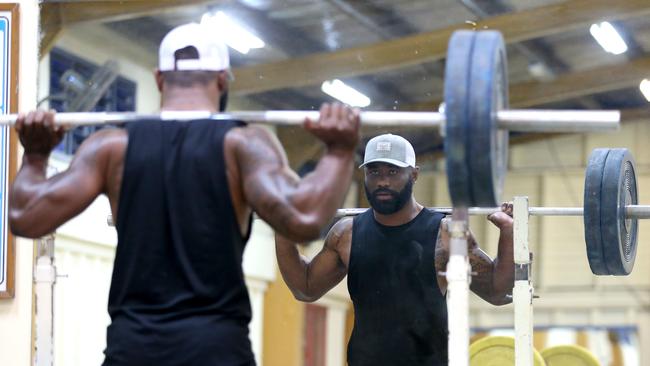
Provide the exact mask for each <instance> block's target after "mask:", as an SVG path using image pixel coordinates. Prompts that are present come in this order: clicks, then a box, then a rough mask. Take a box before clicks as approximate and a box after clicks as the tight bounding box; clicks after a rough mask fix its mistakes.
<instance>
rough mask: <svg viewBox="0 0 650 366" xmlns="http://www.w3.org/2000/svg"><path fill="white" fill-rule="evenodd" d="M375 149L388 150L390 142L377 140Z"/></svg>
mask: <svg viewBox="0 0 650 366" xmlns="http://www.w3.org/2000/svg"><path fill="white" fill-rule="evenodd" d="M377 151H390V142H378V143H377Z"/></svg>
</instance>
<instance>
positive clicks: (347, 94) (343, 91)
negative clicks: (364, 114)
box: [321, 79, 370, 107]
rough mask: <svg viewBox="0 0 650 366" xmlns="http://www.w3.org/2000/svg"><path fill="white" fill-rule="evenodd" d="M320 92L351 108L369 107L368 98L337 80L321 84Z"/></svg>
mask: <svg viewBox="0 0 650 366" xmlns="http://www.w3.org/2000/svg"><path fill="white" fill-rule="evenodd" d="M321 90H322V91H323V92H324V93H326V94H329V95H330V96H332V97H334V98H336V99H338V100H340V101H341V102H343V103H345V104H348V105H350V106H352V107H367V106H369V105H370V98H368V97H367V96H366V95H364V94H363V93H361V92H359V91H358V90H356V89H354V88H353V87H351V86H349V85H347V84H345V83H344V82H342V81H341V80H339V79H334V80H332V81H325V82H323V84H322V85H321Z"/></svg>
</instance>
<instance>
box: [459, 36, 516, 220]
mask: <svg viewBox="0 0 650 366" xmlns="http://www.w3.org/2000/svg"><path fill="white" fill-rule="evenodd" d="M469 83H470V85H471V88H470V90H469V103H468V105H467V108H469V123H470V130H471V135H470V136H469V145H468V147H469V175H470V178H471V189H472V197H473V202H472V206H480V207H495V206H499V205H500V204H501V194H502V192H503V184H504V179H505V176H506V173H507V168H508V167H507V164H508V131H506V130H500V129H499V128H498V124H497V112H498V111H499V110H502V109H505V108H507V107H508V70H507V58H506V49H505V43H504V41H503V37H502V36H501V33H500V32H497V31H481V32H478V33H477V35H476V40H475V41H474V52H473V53H472V61H471V71H470V81H469Z"/></svg>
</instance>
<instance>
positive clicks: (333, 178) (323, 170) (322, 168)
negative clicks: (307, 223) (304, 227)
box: [291, 150, 354, 228]
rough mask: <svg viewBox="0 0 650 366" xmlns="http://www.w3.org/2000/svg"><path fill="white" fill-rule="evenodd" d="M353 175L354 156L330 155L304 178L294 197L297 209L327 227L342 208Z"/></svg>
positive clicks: (339, 152) (347, 153)
mask: <svg viewBox="0 0 650 366" xmlns="http://www.w3.org/2000/svg"><path fill="white" fill-rule="evenodd" d="M353 171H354V152H353V151H344V150H333V151H328V152H326V153H325V155H324V156H323V157H322V158H321V159H320V161H319V162H318V164H317V166H316V168H315V169H314V171H313V172H311V173H310V174H308V175H307V176H305V177H304V178H303V179H302V181H301V182H300V184H299V186H298V188H297V189H296V191H295V192H294V194H292V197H291V200H292V202H293V203H294V205H295V207H296V208H297V209H298V210H299V211H300V212H302V213H304V214H305V215H307V216H312V217H314V221H315V222H316V223H317V226H318V227H321V228H322V227H323V226H325V225H326V224H327V223H328V222H329V221H330V220H331V219H332V218H333V216H334V214H335V213H336V210H337V209H338V208H339V207H341V204H342V203H343V200H344V199H345V195H346V194H347V191H348V188H349V186H350V182H351V180H352V173H353Z"/></svg>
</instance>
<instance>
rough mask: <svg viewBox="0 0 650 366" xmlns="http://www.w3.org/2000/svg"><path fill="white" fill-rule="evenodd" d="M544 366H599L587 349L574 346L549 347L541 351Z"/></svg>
mask: <svg viewBox="0 0 650 366" xmlns="http://www.w3.org/2000/svg"><path fill="white" fill-rule="evenodd" d="M542 357H543V358H544V361H546V366H600V362H598V360H597V359H596V356H594V355H593V354H592V353H591V352H589V350H588V349H586V348H584V347H580V346H576V345H566V346H555V347H549V348H546V349H544V350H543V351H542Z"/></svg>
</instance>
